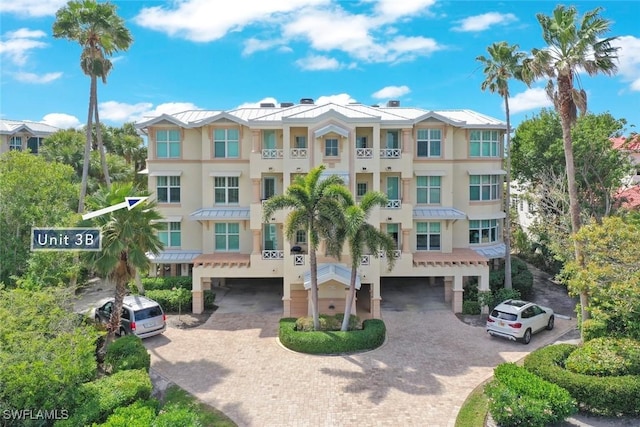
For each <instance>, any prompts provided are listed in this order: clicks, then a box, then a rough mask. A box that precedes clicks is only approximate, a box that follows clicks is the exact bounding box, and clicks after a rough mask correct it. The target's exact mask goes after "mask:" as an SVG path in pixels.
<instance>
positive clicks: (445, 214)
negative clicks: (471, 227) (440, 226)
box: [413, 208, 467, 219]
mask: <svg viewBox="0 0 640 427" xmlns="http://www.w3.org/2000/svg"><path fill="white" fill-rule="evenodd" d="M413 217H414V218H418V219H466V218H467V215H466V214H465V213H464V212H462V211H460V210H458V209H455V208H413Z"/></svg>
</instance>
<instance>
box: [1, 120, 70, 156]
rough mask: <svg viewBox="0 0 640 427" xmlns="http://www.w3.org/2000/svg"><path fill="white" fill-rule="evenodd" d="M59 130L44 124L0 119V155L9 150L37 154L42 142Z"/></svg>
mask: <svg viewBox="0 0 640 427" xmlns="http://www.w3.org/2000/svg"><path fill="white" fill-rule="evenodd" d="M59 130H60V129H58V128H57V127H55V126H50V125H48V124H45V123H39V122H29V121H20V120H6V119H0V154H1V153H4V152H7V151H9V150H19V151H27V150H28V151H30V152H32V153H35V154H37V153H38V151H40V146H41V145H42V141H43V140H44V139H45V138H46V137H48V136H49V135H51V134H52V133H55V132H57V131H59Z"/></svg>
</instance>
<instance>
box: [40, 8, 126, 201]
mask: <svg viewBox="0 0 640 427" xmlns="http://www.w3.org/2000/svg"><path fill="white" fill-rule="evenodd" d="M53 36H54V37H56V38H65V39H68V40H72V41H76V42H78V43H79V44H80V46H81V47H82V54H81V55H80V67H81V68H82V71H83V72H84V74H86V75H88V76H89V77H90V78H91V85H90V89H89V112H88V117H87V125H86V134H87V141H86V145H85V149H84V165H83V169H82V186H81V189H80V200H79V203H78V212H79V213H81V212H83V211H84V199H85V196H86V193H87V179H88V178H87V177H88V173H89V154H90V151H91V145H92V141H91V140H92V130H93V126H92V121H93V120H92V119H93V117H94V116H95V122H96V132H97V139H98V149H99V150H100V157H101V160H102V168H103V173H104V178H105V182H106V184H107V187H109V186H110V185H111V180H110V178H109V168H108V166H107V161H106V158H105V154H104V148H103V147H102V134H101V127H100V117H99V116H98V88H97V87H98V83H97V79H98V77H100V78H101V79H102V82H103V83H106V82H107V75H108V74H109V72H110V71H111V68H112V67H113V64H112V63H111V61H110V60H109V59H108V58H107V57H108V56H110V55H112V54H114V53H115V52H118V51H123V50H127V49H128V48H129V46H130V45H131V43H132V41H133V39H132V37H131V33H130V32H129V30H128V29H127V28H126V27H125V25H124V20H123V19H122V18H120V17H119V16H118V15H117V14H116V7H115V5H113V4H110V3H97V2H96V1H95V0H80V1H70V2H69V3H67V5H66V6H65V7H63V8H61V9H60V10H58V11H57V12H56V21H55V22H54V24H53Z"/></svg>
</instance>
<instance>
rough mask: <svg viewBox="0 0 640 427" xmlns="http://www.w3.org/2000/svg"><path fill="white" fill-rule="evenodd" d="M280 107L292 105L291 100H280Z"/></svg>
mask: <svg viewBox="0 0 640 427" xmlns="http://www.w3.org/2000/svg"><path fill="white" fill-rule="evenodd" d="M280 107H282V108H287V107H293V102H281V103H280Z"/></svg>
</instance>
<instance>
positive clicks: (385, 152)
mask: <svg viewBox="0 0 640 427" xmlns="http://www.w3.org/2000/svg"><path fill="white" fill-rule="evenodd" d="M400 153H401V152H400V149H399V148H383V149H382V150H380V157H381V158H383V159H399V158H400Z"/></svg>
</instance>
